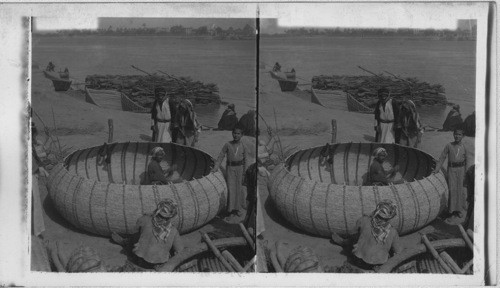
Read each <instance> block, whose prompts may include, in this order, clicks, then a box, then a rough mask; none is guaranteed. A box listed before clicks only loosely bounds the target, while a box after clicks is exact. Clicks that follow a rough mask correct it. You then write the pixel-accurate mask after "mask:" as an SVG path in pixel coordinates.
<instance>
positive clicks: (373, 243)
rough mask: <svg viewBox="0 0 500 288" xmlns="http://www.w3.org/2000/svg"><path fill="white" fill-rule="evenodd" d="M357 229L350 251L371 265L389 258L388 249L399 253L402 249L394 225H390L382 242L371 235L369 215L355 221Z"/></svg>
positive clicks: (378, 263)
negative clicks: (356, 238)
mask: <svg viewBox="0 0 500 288" xmlns="http://www.w3.org/2000/svg"><path fill="white" fill-rule="evenodd" d="M356 226H357V228H358V231H359V239H358V242H357V243H356V244H354V249H353V250H352V253H353V254H354V255H355V256H356V257H358V258H360V259H362V260H363V261H365V262H366V263H368V264H371V265H381V264H384V263H385V262H387V260H388V259H389V252H390V250H391V249H392V250H394V252H396V253H399V252H401V251H402V250H403V249H402V247H401V244H400V243H399V242H400V240H399V235H398V233H397V232H396V229H395V228H394V227H391V229H390V232H389V235H388V236H387V238H386V239H385V241H384V242H378V241H377V240H376V239H375V237H374V236H373V235H372V225H371V217H369V216H363V217H362V218H360V219H359V220H358V221H357V222H356Z"/></svg>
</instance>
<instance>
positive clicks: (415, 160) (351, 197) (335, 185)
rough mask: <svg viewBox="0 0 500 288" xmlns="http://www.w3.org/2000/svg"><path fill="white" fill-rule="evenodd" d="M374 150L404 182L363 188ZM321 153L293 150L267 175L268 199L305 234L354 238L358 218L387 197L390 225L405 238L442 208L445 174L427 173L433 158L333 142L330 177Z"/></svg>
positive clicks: (414, 152) (390, 147)
mask: <svg viewBox="0 0 500 288" xmlns="http://www.w3.org/2000/svg"><path fill="white" fill-rule="evenodd" d="M376 147H384V148H385V149H386V150H387V152H388V154H389V155H388V159H387V160H388V161H389V162H390V163H393V165H394V164H399V166H400V171H401V173H402V174H403V178H404V179H405V180H406V181H409V182H407V183H404V184H398V185H391V186H362V184H363V183H365V181H366V177H367V172H368V169H369V165H370V164H371V161H372V160H373V159H372V156H371V151H373V149H375V148H376ZM322 149H323V147H315V148H310V149H306V150H301V151H298V152H297V153H295V154H293V155H292V156H290V157H289V158H288V159H287V161H286V165H280V166H278V167H277V168H275V169H274V170H273V173H272V175H271V189H270V196H271V199H272V200H273V202H274V203H275V206H276V207H277V209H278V210H279V211H280V213H281V214H282V216H283V217H284V218H285V219H286V220H288V221H289V222H290V223H292V224H293V225H295V226H297V227H298V228H300V229H302V230H304V231H307V232H310V233H312V234H316V235H320V236H325V237H329V236H330V235H331V233H332V232H336V233H338V234H340V235H344V236H346V235H353V234H355V233H356V232H357V231H356V221H357V220H358V219H359V218H360V217H361V216H363V215H365V214H370V213H371V212H372V211H373V210H374V209H375V207H376V204H377V203H378V202H380V201H381V200H385V199H390V200H392V201H393V203H395V204H396V205H397V206H398V215H397V217H395V218H394V219H393V220H392V221H391V222H392V224H393V226H394V227H396V228H397V230H398V231H399V233H400V234H406V233H409V232H412V231H415V230H417V229H419V228H421V227H423V226H425V225H427V224H428V223H430V222H431V221H432V220H434V219H435V218H436V217H437V215H438V214H439V213H440V212H441V211H442V209H443V208H444V207H445V206H446V203H447V199H448V186H447V184H446V180H445V178H444V174H443V173H442V172H440V173H438V174H431V171H432V169H433V167H434V166H435V160H434V159H433V158H432V157H431V156H430V155H428V154H426V153H424V152H422V151H420V150H417V149H413V148H409V147H404V146H400V145H396V144H380V143H341V144H335V145H333V146H332V152H331V153H332V154H333V164H332V165H333V173H330V172H329V170H330V169H329V165H327V163H326V159H325V158H323V157H321V156H320V152H321V150H322ZM415 179H416V180H415Z"/></svg>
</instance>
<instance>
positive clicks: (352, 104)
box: [345, 92, 375, 114]
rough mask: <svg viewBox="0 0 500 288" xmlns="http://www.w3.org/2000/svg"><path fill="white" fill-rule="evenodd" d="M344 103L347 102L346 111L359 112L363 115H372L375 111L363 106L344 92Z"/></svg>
mask: <svg viewBox="0 0 500 288" xmlns="http://www.w3.org/2000/svg"><path fill="white" fill-rule="evenodd" d="M345 94H346V101H347V110H349V111H351V112H359V113H364V114H373V113H375V109H372V108H369V107H366V106H365V105H364V104H362V103H361V102H359V101H358V100H356V98H354V96H352V95H351V94H350V93H348V92H346V93H345Z"/></svg>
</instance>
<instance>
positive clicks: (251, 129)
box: [236, 110, 256, 137]
mask: <svg viewBox="0 0 500 288" xmlns="http://www.w3.org/2000/svg"><path fill="white" fill-rule="evenodd" d="M255 122H256V119H255V110H248V112H247V113H246V114H245V115H243V116H241V118H240V121H238V124H237V125H236V127H239V128H241V129H242V130H243V135H245V136H252V137H255V133H256V129H255V126H256V125H255Z"/></svg>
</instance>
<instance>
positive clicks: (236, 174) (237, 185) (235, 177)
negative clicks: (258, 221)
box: [215, 140, 247, 212]
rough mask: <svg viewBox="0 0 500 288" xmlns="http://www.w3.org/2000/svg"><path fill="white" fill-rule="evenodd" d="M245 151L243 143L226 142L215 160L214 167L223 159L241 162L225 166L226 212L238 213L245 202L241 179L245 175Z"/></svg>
mask: <svg viewBox="0 0 500 288" xmlns="http://www.w3.org/2000/svg"><path fill="white" fill-rule="evenodd" d="M246 154H247V153H246V151H245V145H243V142H241V140H240V141H238V142H234V141H231V142H227V143H226V144H224V146H223V147H222V150H221V152H220V154H219V157H218V158H217V163H216V164H215V165H216V166H219V165H220V163H221V162H222V160H223V159H224V157H227V161H228V162H238V161H243V163H242V165H238V166H230V165H227V166H226V174H227V175H226V183H227V189H228V204H227V212H232V211H233V210H236V211H239V210H241V209H243V207H244V206H245V201H246V199H245V198H246V195H245V194H246V193H245V189H243V185H242V184H243V177H244V173H245V162H246V157H247V155H246Z"/></svg>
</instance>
